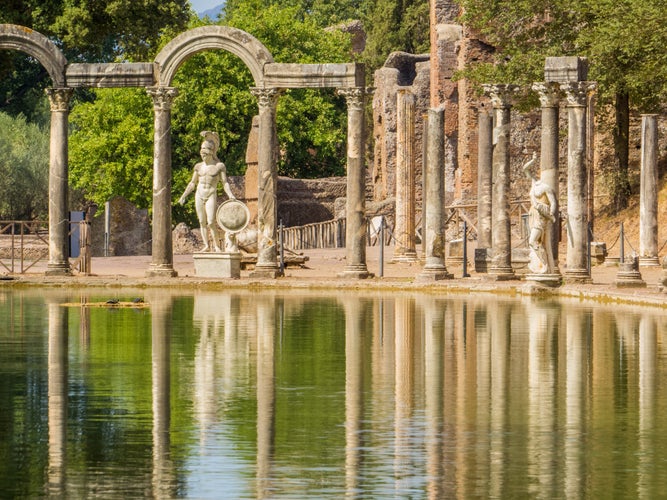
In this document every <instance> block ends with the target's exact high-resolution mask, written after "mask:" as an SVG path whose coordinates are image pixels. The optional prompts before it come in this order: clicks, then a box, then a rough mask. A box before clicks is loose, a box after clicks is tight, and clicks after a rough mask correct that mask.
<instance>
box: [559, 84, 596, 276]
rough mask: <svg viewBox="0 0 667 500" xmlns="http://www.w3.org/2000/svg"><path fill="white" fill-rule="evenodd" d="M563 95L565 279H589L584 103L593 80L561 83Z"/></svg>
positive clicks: (586, 101) (586, 100) (592, 85)
mask: <svg viewBox="0 0 667 500" xmlns="http://www.w3.org/2000/svg"><path fill="white" fill-rule="evenodd" d="M561 88H562V89H563V90H564V91H565V95H566V97H567V110H568V136H567V233H568V234H567V269H566V271H565V279H566V281H569V282H577V283H582V282H584V283H586V282H590V280H591V275H590V272H589V270H588V173H587V169H586V114H587V112H586V105H587V103H588V99H587V97H588V92H589V91H590V90H592V89H593V88H594V82H569V83H563V84H561Z"/></svg>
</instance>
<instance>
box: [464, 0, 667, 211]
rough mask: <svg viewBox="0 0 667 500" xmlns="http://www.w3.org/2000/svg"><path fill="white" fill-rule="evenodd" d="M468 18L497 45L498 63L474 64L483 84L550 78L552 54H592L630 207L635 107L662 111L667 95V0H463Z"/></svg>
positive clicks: (621, 198) (617, 202)
mask: <svg viewBox="0 0 667 500" xmlns="http://www.w3.org/2000/svg"><path fill="white" fill-rule="evenodd" d="M460 4H461V6H462V7H463V10H464V12H465V15H464V17H463V21H464V22H465V23H466V24H467V25H469V26H471V27H472V28H474V29H477V30H479V31H480V32H481V33H482V35H483V36H484V37H485V38H486V40H487V41H488V42H489V43H490V44H491V45H493V46H494V47H495V48H496V50H497V51H496V54H495V57H494V59H495V60H494V62H493V63H486V64H478V65H475V66H472V67H470V68H467V69H466V71H465V72H464V74H465V75H466V76H468V77H469V78H471V79H473V80H475V81H477V82H480V83H481V82H483V81H486V82H489V81H497V82H506V83H519V84H525V85H527V84H529V83H531V82H533V81H539V80H542V79H543V67H544V58H545V57H547V56H568V55H572V56H585V57H588V58H589V62H590V72H589V79H590V80H595V81H597V82H598V103H599V104H600V105H601V107H602V108H603V109H604V108H605V107H606V108H608V109H612V110H613V111H612V112H611V113H610V114H611V115H612V116H613V120H612V122H613V123H612V125H611V132H612V135H613V137H614V165H613V166H612V168H611V169H610V171H609V172H607V175H608V176H609V177H610V180H611V190H612V197H613V202H612V206H611V207H610V208H612V209H614V210H620V209H622V208H623V207H625V206H626V205H627V201H628V195H629V192H630V190H629V181H628V151H629V145H628V138H629V124H630V112H631V110H634V111H639V112H647V111H654V112H655V111H657V110H658V109H659V106H660V103H661V102H663V101H664V99H665V97H667V53H665V51H664V47H665V46H666V45H667V29H665V26H664V22H663V20H664V18H665V16H667V4H666V3H665V2H664V1H662V0H559V1H555V0H539V1H534V0H514V1H512V2H506V1H500V0H460Z"/></svg>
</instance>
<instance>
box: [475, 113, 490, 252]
mask: <svg viewBox="0 0 667 500" xmlns="http://www.w3.org/2000/svg"><path fill="white" fill-rule="evenodd" d="M478 119H479V144H478V148H479V152H478V154H477V156H478V158H479V164H478V166H477V223H478V227H477V248H484V249H488V248H491V227H492V212H491V200H492V199H493V198H492V192H493V116H492V115H491V113H490V112H488V111H485V110H481V111H480V112H479V118H478Z"/></svg>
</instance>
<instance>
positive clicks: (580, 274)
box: [563, 269, 593, 285]
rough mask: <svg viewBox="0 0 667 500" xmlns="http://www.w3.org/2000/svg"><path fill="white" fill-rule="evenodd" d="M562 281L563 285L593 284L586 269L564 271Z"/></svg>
mask: <svg viewBox="0 0 667 500" xmlns="http://www.w3.org/2000/svg"><path fill="white" fill-rule="evenodd" d="M563 279H564V281H565V283H571V284H574V285H588V284H591V283H593V279H592V278H591V275H590V274H589V273H588V269H572V270H569V269H568V270H567V271H565V274H563Z"/></svg>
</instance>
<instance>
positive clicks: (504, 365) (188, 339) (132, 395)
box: [0, 290, 667, 499]
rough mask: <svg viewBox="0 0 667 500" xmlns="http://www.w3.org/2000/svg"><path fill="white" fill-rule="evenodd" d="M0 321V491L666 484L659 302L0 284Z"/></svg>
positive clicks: (267, 492) (504, 493)
mask: <svg viewBox="0 0 667 500" xmlns="http://www.w3.org/2000/svg"><path fill="white" fill-rule="evenodd" d="M134 297H141V298H142V299H144V300H145V303H146V304H147V305H148V307H144V308H139V307H136V308H100V307H84V306H80V305H78V304H80V303H81V302H82V301H87V302H98V301H105V300H107V299H109V298H117V299H120V300H121V301H129V300H130V299H132V298H134ZM64 303H70V305H69V306H65V305H62V304H64ZM0 325H3V326H1V327H0V402H1V404H0V492H1V493H0V497H2V498H35V497H44V496H53V497H57V498H91V497H99V498H137V497H157V498H197V499H200V498H201V499H204V498H216V499H217V498H233V499H236V498H289V499H298V498H309V499H310V498H342V497H346V496H347V497H352V498H369V499H370V498H372V499H376V498H502V499H505V498H549V499H550V498H635V497H636V498H660V497H665V496H667V391H666V387H667V363H666V361H667V359H666V358H667V345H666V342H665V341H666V340H667V338H665V333H666V332H667V314H665V313H664V312H662V311H659V310H655V309H654V310H641V309H638V308H630V307H625V306H619V305H614V306H613V307H603V306H598V307H595V308H592V307H589V306H586V305H583V304H581V303H578V302H561V303H558V302H540V301H525V300H524V301H519V300H517V301H499V300H496V299H494V298H493V297H491V296H488V295H487V296H479V297H474V296H469V297H464V296H453V297H447V296H442V297H440V296H435V295H417V294H415V295H398V294H396V295H392V294H385V295H379V294H378V295H377V296H374V295H369V294H368V293H366V294H357V293H355V292H349V291H346V292H345V293H341V294H339V295H338V296H336V295H318V294H317V293H315V292H305V291H304V292H286V293H284V294H280V293H259V292H257V293H238V292H234V293H231V292H230V293H196V294H194V295H171V294H170V292H165V291H161V290H155V291H152V290H135V291H131V290H130V291H122V292H121V291H119V290H105V291H99V292H87V293H86V295H85V296H82V295H81V292H77V293H74V292H70V293H68V292H65V291H62V290H60V291H40V292H7V291H0Z"/></svg>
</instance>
